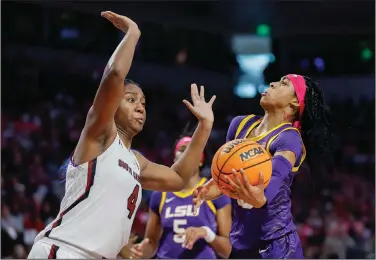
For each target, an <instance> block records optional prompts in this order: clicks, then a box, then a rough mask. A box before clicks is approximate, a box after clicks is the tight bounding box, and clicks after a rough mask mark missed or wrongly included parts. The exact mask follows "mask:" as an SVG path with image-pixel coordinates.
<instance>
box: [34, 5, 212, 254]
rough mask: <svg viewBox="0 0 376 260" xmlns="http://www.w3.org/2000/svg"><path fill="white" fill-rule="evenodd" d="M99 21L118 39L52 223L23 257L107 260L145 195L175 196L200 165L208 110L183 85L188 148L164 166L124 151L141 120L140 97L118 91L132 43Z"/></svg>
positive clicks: (128, 88)
mask: <svg viewBox="0 0 376 260" xmlns="http://www.w3.org/2000/svg"><path fill="white" fill-rule="evenodd" d="M102 16H103V17H105V18H106V19H107V20H109V21H110V22H111V23H112V24H113V25H114V26H116V27H117V28H119V29H121V30H122V31H123V32H125V33H126V35H125V37H124V38H123V40H122V41H121V42H120V44H119V45H118V47H117V48H116V50H115V51H114V53H113V55H112V56H111V58H110V60H109V61H108V64H107V66H106V68H105V71H104V73H103V77H102V81H101V83H100V86H99V89H98V91H97V93H96V96H95V99H94V102H93V105H92V107H91V108H90V110H89V112H88V115H87V118H86V123H85V127H84V129H83V130H82V133H81V136H80V139H79V141H78V144H77V146H76V149H75V151H74V152H73V154H72V157H71V160H70V162H69V163H68V165H67V174H66V193H65V196H64V198H63V200H62V202H61V207H60V212H59V215H58V217H57V218H56V219H55V220H54V221H53V222H52V223H51V224H50V225H48V226H47V227H46V228H45V230H43V231H42V232H41V233H39V234H38V236H37V237H36V239H35V243H34V245H33V248H32V249H31V252H30V254H29V258H44V259H46V258H103V257H105V258H115V257H116V256H117V254H118V253H119V252H120V250H121V249H122V248H123V247H124V245H126V244H127V242H128V239H129V235H130V230H131V226H132V223H133V219H134V216H135V214H134V213H135V211H136V210H137V207H138V206H139V204H140V201H141V190H142V189H141V185H140V183H141V184H142V187H143V188H145V189H152V190H162V191H179V190H181V189H183V188H184V187H185V185H186V184H187V183H188V181H189V179H190V177H191V176H192V173H193V172H194V171H195V170H196V168H197V167H198V165H199V163H200V156H201V153H202V152H203V150H204V147H205V145H206V142H207V139H208V137H209V135H210V131H211V128H212V125H213V120H214V116H213V111H212V108H211V106H212V104H213V102H214V99H215V97H213V98H212V99H211V100H210V101H209V102H208V103H206V102H205V100H204V89H203V87H202V88H201V92H200V95H199V93H198V90H197V86H196V85H192V86H191V95H192V101H193V105H191V104H190V103H189V102H188V101H186V100H184V101H183V102H184V103H185V104H186V105H187V106H188V108H189V109H190V110H191V111H192V113H193V114H194V115H195V116H196V117H197V118H198V119H199V124H198V127H197V129H196V132H195V134H194V135H193V138H192V141H191V142H190V144H189V145H188V147H187V150H186V151H185V153H183V155H182V156H181V158H180V159H179V160H178V161H177V162H176V163H175V164H174V165H173V166H172V167H171V168H169V167H166V166H162V165H158V164H155V163H152V162H150V161H148V160H147V159H145V158H144V157H143V156H142V155H140V154H138V153H136V154H134V153H133V152H132V151H131V150H130V147H131V143H132V139H133V137H134V136H135V135H137V134H138V133H139V132H140V131H141V130H142V128H143V125H144V123H145V120H146V111H145V96H144V94H143V92H142V90H141V89H140V88H139V87H138V86H137V85H136V84H134V83H126V84H124V79H125V77H126V76H127V74H128V71H129V69H130V66H131V63H132V59H133V55H134V50H135V47H136V44H137V42H138V39H139V37H140V30H139V29H138V26H137V24H136V23H134V22H133V21H132V20H130V19H129V18H127V17H125V16H121V15H118V14H115V13H113V12H103V13H102Z"/></svg>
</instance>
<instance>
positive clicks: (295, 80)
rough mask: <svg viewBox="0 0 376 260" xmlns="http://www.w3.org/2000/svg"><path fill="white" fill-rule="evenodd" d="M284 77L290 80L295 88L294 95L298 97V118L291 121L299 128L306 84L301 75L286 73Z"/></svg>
mask: <svg viewBox="0 0 376 260" xmlns="http://www.w3.org/2000/svg"><path fill="white" fill-rule="evenodd" d="M286 78H288V79H289V80H290V81H291V83H292V85H293V87H294V89H295V93H296V96H297V98H298V102H299V119H298V120H297V121H295V122H294V123H293V125H294V126H295V127H296V128H298V129H299V130H300V121H301V119H302V116H303V111H304V107H305V102H304V99H305V95H306V92H307V85H306V83H305V80H304V77H303V76H301V75H297V74H288V75H287V76H286Z"/></svg>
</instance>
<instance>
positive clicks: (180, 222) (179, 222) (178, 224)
mask: <svg viewBox="0 0 376 260" xmlns="http://www.w3.org/2000/svg"><path fill="white" fill-rule="evenodd" d="M185 225H187V220H186V219H174V222H173V230H174V233H175V235H174V238H173V239H174V241H175V243H178V244H181V243H183V242H184V240H185V237H184V236H183V237H181V236H178V235H177V234H180V233H183V232H184V231H185V228H183V227H182V226H185Z"/></svg>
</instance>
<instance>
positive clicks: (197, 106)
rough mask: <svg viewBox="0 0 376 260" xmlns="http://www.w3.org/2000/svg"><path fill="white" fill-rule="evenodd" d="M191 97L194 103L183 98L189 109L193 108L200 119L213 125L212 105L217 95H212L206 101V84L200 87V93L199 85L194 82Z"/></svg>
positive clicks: (193, 112)
mask: <svg viewBox="0 0 376 260" xmlns="http://www.w3.org/2000/svg"><path fill="white" fill-rule="evenodd" d="M191 98H192V103H193V105H192V104H191V103H190V102H189V101H187V100H185V99H184V100H183V103H184V104H185V105H186V106H187V107H188V109H189V110H191V112H192V114H194V115H195V116H196V117H197V119H198V120H199V121H201V122H205V123H208V124H209V125H210V127H211V126H212V125H213V122H214V114H213V109H212V106H213V103H214V100H215V98H216V96H212V98H211V99H210V100H209V102H206V101H205V89H204V86H201V87H200V93H198V89H197V85H196V84H192V85H191Z"/></svg>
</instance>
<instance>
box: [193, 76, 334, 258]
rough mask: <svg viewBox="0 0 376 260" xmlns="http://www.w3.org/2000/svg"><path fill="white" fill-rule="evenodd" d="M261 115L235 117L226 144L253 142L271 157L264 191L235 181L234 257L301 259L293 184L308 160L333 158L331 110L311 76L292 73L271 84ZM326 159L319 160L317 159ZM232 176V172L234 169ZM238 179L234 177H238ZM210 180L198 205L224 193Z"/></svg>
mask: <svg viewBox="0 0 376 260" xmlns="http://www.w3.org/2000/svg"><path fill="white" fill-rule="evenodd" d="M260 104H261V106H262V107H263V109H264V111H265V114H264V116H263V117H259V116H255V115H248V116H238V117H236V118H234V119H233V120H232V122H231V124H230V127H229V129H228V132H227V139H226V141H230V140H233V139H242V138H249V139H252V140H254V141H256V142H258V143H259V144H261V145H264V146H265V148H266V149H267V150H268V151H269V152H270V153H271V154H272V155H273V157H272V165H273V170H272V177H271V180H270V183H269V186H268V187H267V188H266V189H265V190H264V180H263V176H262V174H260V182H259V184H258V185H256V186H252V185H250V184H249V183H248V181H247V179H246V176H245V174H244V171H242V170H241V175H242V178H236V181H231V179H230V178H227V180H228V182H229V183H230V184H231V187H232V189H233V192H234V195H236V196H237V198H239V200H234V199H232V213H233V225H232V230H231V232H230V240H231V244H232V252H231V255H230V258H240V259H245V258H269V259H272V258H303V256H304V255H303V250H302V247H301V243H300V240H299V237H298V234H297V232H296V228H295V225H294V223H293V222H292V214H291V199H290V186H291V184H292V181H293V178H294V174H295V173H296V172H297V170H298V169H299V167H300V165H301V164H302V162H303V161H304V159H305V157H306V151H307V155H308V157H307V159H308V163H309V165H310V167H311V171H312V169H313V168H314V167H315V166H317V165H319V164H323V163H324V161H325V158H326V156H327V155H328V154H329V153H328V152H329V150H328V149H329V148H330V144H329V141H330V140H331V135H330V132H329V125H328V121H327V119H326V114H327V111H328V107H327V106H326V104H325V101H324V98H323V93H322V91H321V90H319V89H318V88H317V86H316V83H314V82H313V81H312V80H311V79H310V78H308V77H303V76H300V75H295V74H290V75H286V76H284V77H282V79H281V80H280V81H279V82H273V83H271V84H270V88H269V89H268V90H267V91H265V92H264V93H263V94H262V98H261V100H260ZM318 158H322V160H321V161H316V160H317V159H318ZM233 172H234V171H233ZM235 176H236V175H235ZM213 184H214V182H213V181H210V182H208V183H206V184H205V185H203V186H202V187H198V188H197V189H196V190H195V193H194V196H195V198H194V200H193V202H194V203H195V205H196V207H197V206H200V205H201V203H202V201H203V200H212V199H214V198H217V197H218V196H220V195H221V192H220V190H219V188H218V187H217V185H213Z"/></svg>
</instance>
